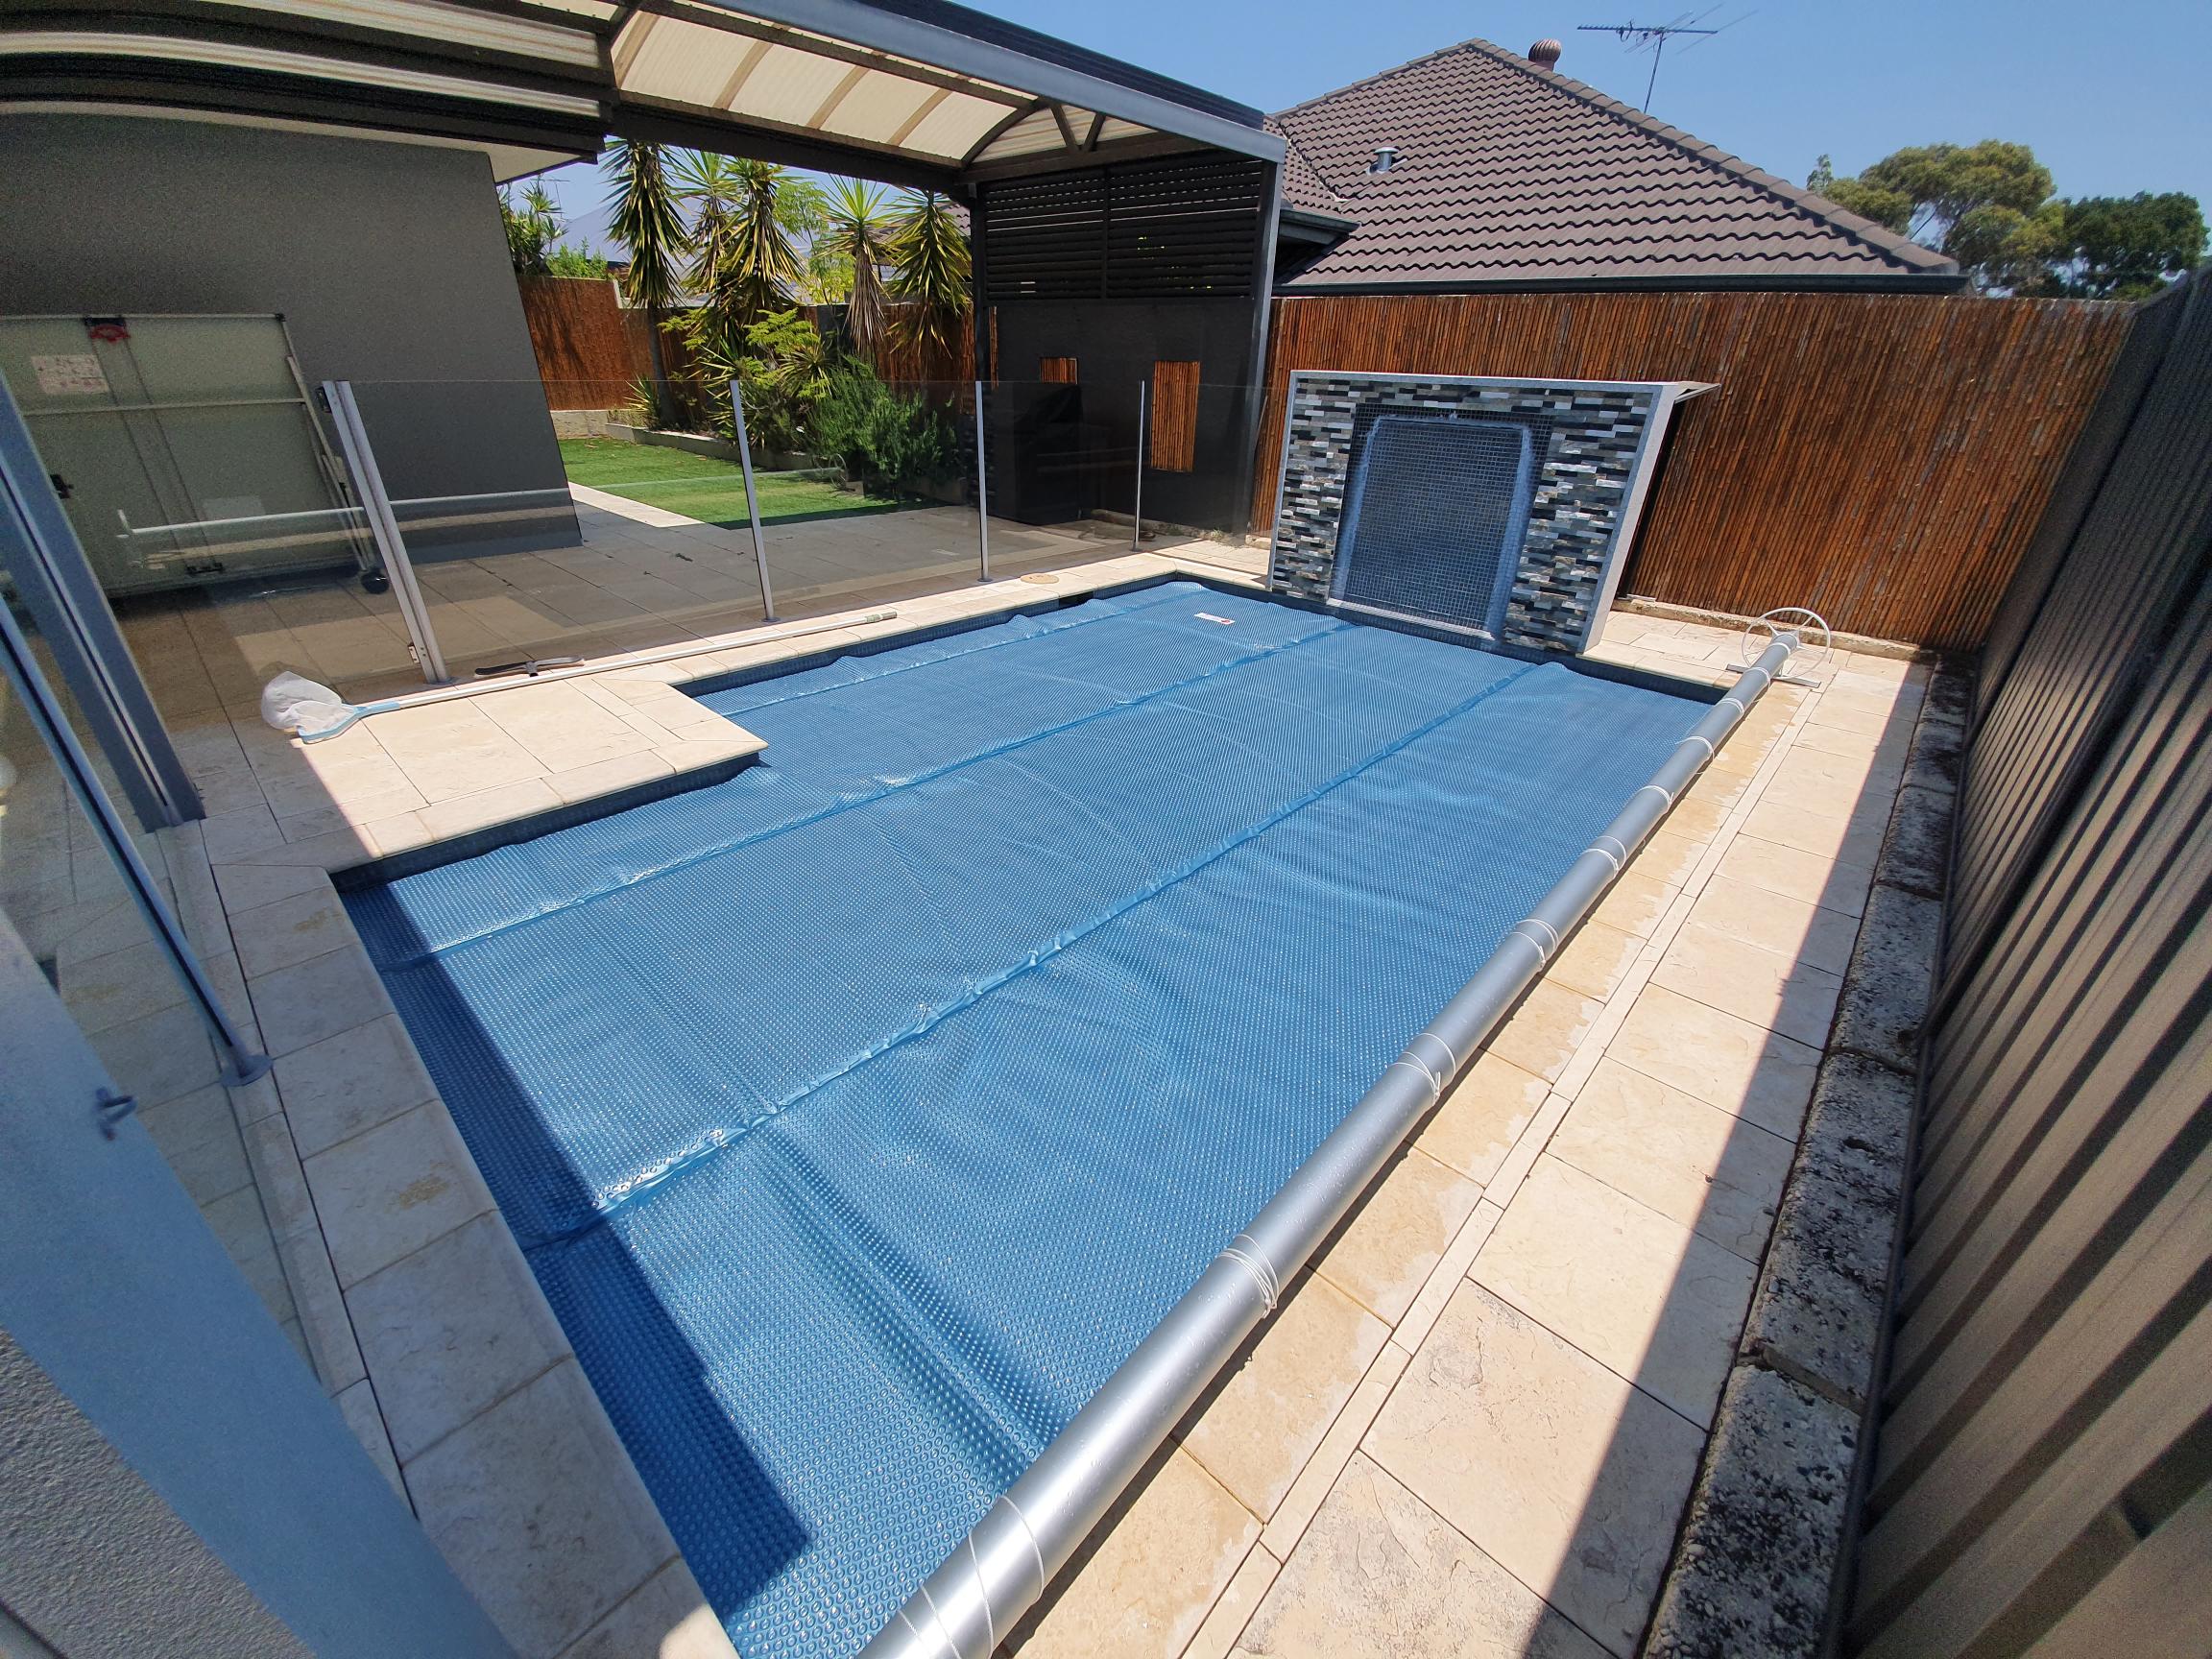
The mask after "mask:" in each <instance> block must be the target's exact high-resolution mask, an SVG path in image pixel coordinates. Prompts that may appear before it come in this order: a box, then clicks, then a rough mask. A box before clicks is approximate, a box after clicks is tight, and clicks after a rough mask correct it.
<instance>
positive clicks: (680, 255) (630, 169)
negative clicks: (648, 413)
mask: <svg viewBox="0 0 2212 1659" xmlns="http://www.w3.org/2000/svg"><path fill="white" fill-rule="evenodd" d="M607 171H608V175H609V177H610V178H611V179H612V180H613V183H614V196H613V202H612V203H611V204H610V205H611V206H612V208H613V217H612V218H611V219H610V220H609V222H608V228H609V229H610V230H611V231H612V232H613V234H614V236H615V237H616V238H617V239H618V240H620V242H621V243H622V245H623V246H624V247H625V248H627V249H628V250H629V251H630V264H629V267H628V269H626V270H625V271H624V272H623V273H622V277H621V285H622V298H623V300H624V301H626V302H627V303H629V304H632V305H635V306H637V307H639V308H640V309H642V310H643V311H644V313H645V321H646V334H647V337H648V338H649V339H650V341H651V343H652V352H653V387H654V397H653V407H654V411H655V414H656V417H657V418H658V419H660V420H661V421H668V420H669V419H671V412H670V409H669V403H668V395H667V384H668V365H667V362H666V360H665V358H664V357H663V356H662V354H661V328H662V326H664V323H665V319H666V317H667V314H668V311H669V308H670V307H671V306H673V305H674V304H675V303H676V295H677V282H678V275H679V271H680V268H681V266H682V263H683V260H684V256H685V251H686V248H687V246H688V244H689V240H690V235H689V232H688V231H687V230H686V229H685V225H684V214H683V211H682V209H681V208H680V206H679V205H678V203H677V192H676V185H675V182H674V180H671V179H670V177H669V172H668V158H667V155H666V153H665V152H664V151H663V150H662V149H661V146H660V145H658V144H633V143H631V142H630V141H629V140H628V139H626V138H617V139H615V140H614V142H613V146H612V147H611V150H610V153H609V156H608V160H607Z"/></svg>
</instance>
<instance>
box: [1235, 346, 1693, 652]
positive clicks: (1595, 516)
mask: <svg viewBox="0 0 2212 1659" xmlns="http://www.w3.org/2000/svg"><path fill="white" fill-rule="evenodd" d="M1659 393H1660V388H1659V387H1657V386H1635V387H1627V388H1623V389H1620V390H1597V389H1593V388H1590V387H1587V386H1561V385H1552V384H1547V383H1545V382H1542V381H1529V382H1525V383H1516V382H1506V381H1486V380H1467V379H1451V378H1431V379H1423V378H1420V377H1419V376H1415V375H1406V376H1403V377H1400V376H1391V377H1386V378H1385V377H1379V376H1371V375H1351V374H1347V375H1332V374H1326V373H1299V374H1297V375H1295V376H1293V377H1292V379H1291V383H1290V410H1289V447H1288V449H1287V451H1286V456H1285V460H1284V479H1283V497H1282V505H1281V508H1280V510H1279V511H1278V512H1277V513H1276V515H1275V541H1274V547H1273V550H1272V552H1271V554H1270V555H1269V559H1268V585H1269V586H1270V587H1272V588H1275V589H1279V590H1281V591H1284V592H1289V593H1297V594H1302V595H1304V596H1306V597H1308V598H1312V599H1326V598H1327V597H1328V596H1329V584H1330V579H1331V577H1332V576H1333V575H1334V572H1335V565H1336V531H1337V524H1338V520H1339V519H1340V518H1341V517H1342V515H1343V511H1344V491H1345V478H1346V474H1347V472H1348V471H1349V469H1350V467H1351V461H1352V442H1353V429H1354V426H1355V424H1356V423H1357V422H1358V420H1359V417H1360V416H1361V414H1362V413H1363V412H1367V411H1390V410H1397V409H1417V410H1424V411H1436V412H1440V413H1449V414H1485V415H1503V416H1521V417H1524V418H1527V417H1536V418H1541V419H1542V420H1544V421H1549V422H1550V423H1551V439H1550V442H1549V444H1548V445H1546V447H1545V451H1544V453H1543V455H1542V456H1541V457H1540V458H1539V460H1538V464H1537V469H1536V487H1535V494H1534V499H1533V500H1532V502H1531V504H1530V506H1529V511H1528V534H1527V539H1526V540H1525V541H1523V542H1522V545H1521V555H1520V559H1519V562H1518V564H1517V565H1516V567H1515V570H1514V575H1513V588H1512V592H1511V595H1510V596H1509V598H1508V599H1507V601H1506V610H1505V625H1504V629H1503V637H1504V639H1505V640H1506V641H1507V642H1509V643H1511V644H1516V645H1528V646H1534V647H1537V648H1538V649H1542V650H1552V651H1577V650H1580V649H1582V648H1583V646H1584V645H1585V644H1586V643H1587V642H1588V641H1589V636H1590V621H1591V616H1592V613H1594V612H1595V610H1596V609H1597V606H1598V604H1599V601H1600V599H1601V597H1602V595H1603V591H1604V585H1605V565H1606V561H1607V558H1608V556H1609V555H1610V554H1611V552H1612V550H1613V547H1614V543H1615V541H1616V540H1617V539H1618V536H1619V532H1620V529H1621V517H1622V513H1623V508H1624V507H1625V505H1626V502H1627V498H1628V489H1629V485H1630V483H1631V481H1632V479H1633V476H1634V473H1635V468H1636V453H1637V450H1638V448H1639V447H1640V446H1641V445H1642V443H1643V439H1644V431H1645V427H1646V425H1647V422H1648V421H1649V420H1650V418H1651V412H1652V408H1653V406H1654V404H1655V403H1656V402H1657V400H1658V397H1659Z"/></svg>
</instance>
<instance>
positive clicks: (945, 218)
mask: <svg viewBox="0 0 2212 1659" xmlns="http://www.w3.org/2000/svg"><path fill="white" fill-rule="evenodd" d="M888 251H889V252H890V255H891V260H892V263H893V264H894V265H896V266H897V267H898V269H897V270H896V271H895V272H893V274H892V276H891V281H890V284H889V289H890V294H891V297H892V298H893V299H894V300H898V301H903V304H902V306H901V308H900V311H899V314H898V316H897V318H896V319H895V321H894V323H893V330H894V332H895V333H896V334H897V335H898V336H899V339H900V341H901V343H902V344H903V345H906V346H909V347H912V348H913V349H915V350H916V351H917V352H920V353H922V354H923V355H925V356H926V357H929V358H935V359H939V360H949V359H950V357H951V356H952V354H953V352H954V351H956V350H957V349H959V344H960V320H961V319H962V318H963V317H965V316H966V315H967V313H968V306H969V296H968V288H969V276H970V264H969V257H968V237H967V235H966V233H965V232H963V231H962V230H961V228H960V222H959V221H958V220H957V219H955V218H954V217H953V215H952V203H951V200H950V198H949V197H945V196H941V195H939V194H938V193H937V192H936V191H934V190H923V191H918V192H913V193H910V194H908V195H906V196H904V197H903V198H902V199H901V202H900V204H899V211H898V212H897V214H896V215H895V216H894V217H893V219H892V221H891V235H890V239H889V243H888Z"/></svg>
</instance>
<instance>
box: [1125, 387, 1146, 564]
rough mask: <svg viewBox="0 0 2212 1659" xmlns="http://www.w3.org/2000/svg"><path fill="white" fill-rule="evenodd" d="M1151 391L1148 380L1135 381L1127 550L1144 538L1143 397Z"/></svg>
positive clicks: (1135, 546) (1137, 549)
mask: <svg viewBox="0 0 2212 1659" xmlns="http://www.w3.org/2000/svg"><path fill="white" fill-rule="evenodd" d="M1150 391H1151V386H1150V384H1149V383H1148V382H1146V381H1143V380H1140V381H1138V382H1137V506H1136V510H1135V511H1134V512H1132V513H1131V514H1130V515H1129V551H1130V552H1132V553H1135V552H1137V551H1139V546H1138V544H1139V543H1140V542H1142V541H1143V540H1144V451H1145V450H1146V449H1147V448H1149V447H1150V445H1149V444H1148V443H1147V442H1146V440H1147V439H1148V438H1149V436H1150V434H1149V433H1147V432H1146V430H1145V427H1144V416H1145V408H1144V404H1145V398H1146V397H1147V395H1148V394H1149V393H1150Z"/></svg>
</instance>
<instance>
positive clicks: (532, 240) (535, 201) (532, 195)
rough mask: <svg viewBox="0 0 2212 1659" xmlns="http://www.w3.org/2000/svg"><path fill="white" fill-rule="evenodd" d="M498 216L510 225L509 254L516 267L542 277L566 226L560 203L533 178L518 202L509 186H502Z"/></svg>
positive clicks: (508, 234)
mask: <svg viewBox="0 0 2212 1659" xmlns="http://www.w3.org/2000/svg"><path fill="white" fill-rule="evenodd" d="M499 218H500V221H501V223H502V224H504V225H505V226H506V228H507V257H508V260H509V261H510V262H511V263H512V264H513V265H514V267H515V269H516V270H517V271H519V272H522V273H524V274H525V275H527V276H543V275H545V273H546V271H547V270H548V268H549V266H550V262H551V258H552V255H553V252H554V244H555V243H557V242H559V241H560V240H561V233H562V232H563V231H564V230H565V228H567V227H566V226H565V225H564V224H563V223H562V219H561V204H559V203H558V202H556V201H554V200H553V197H552V195H551V193H550V192H549V191H547V190H546V188H545V186H544V184H543V182H542V181H541V180H536V179H533V180H530V182H529V184H528V185H527V186H526V187H525V188H524V189H523V192H522V200H521V202H520V203H519V204H517V202H516V200H515V196H514V193H513V192H512V191H510V190H509V189H508V188H507V186H506V185H504V184H502V185H501V186H500V187H499Z"/></svg>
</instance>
